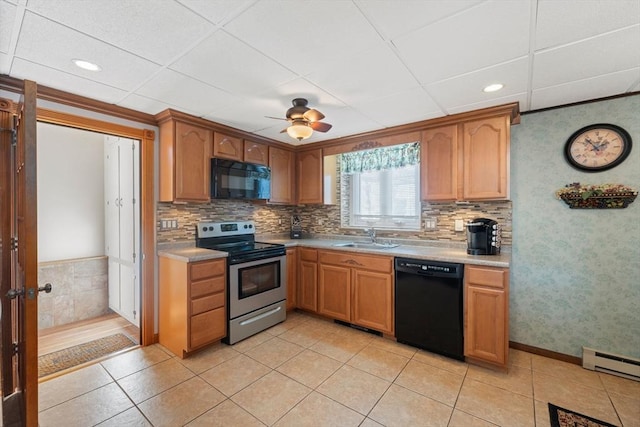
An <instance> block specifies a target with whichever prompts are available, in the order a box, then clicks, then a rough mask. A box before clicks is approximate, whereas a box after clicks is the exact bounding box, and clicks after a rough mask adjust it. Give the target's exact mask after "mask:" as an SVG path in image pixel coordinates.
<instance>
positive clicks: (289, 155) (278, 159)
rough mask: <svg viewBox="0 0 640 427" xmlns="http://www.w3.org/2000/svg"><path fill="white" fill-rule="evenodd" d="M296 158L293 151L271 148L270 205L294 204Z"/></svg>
mask: <svg viewBox="0 0 640 427" xmlns="http://www.w3.org/2000/svg"><path fill="white" fill-rule="evenodd" d="M294 160H295V156H294V153H293V151H289V150H284V149H282V148H277V147H269V167H270V168H271V198H270V199H269V203H275V204H293V203H294V202H295V197H294V194H295V192H294V183H295V181H294V176H295V163H294Z"/></svg>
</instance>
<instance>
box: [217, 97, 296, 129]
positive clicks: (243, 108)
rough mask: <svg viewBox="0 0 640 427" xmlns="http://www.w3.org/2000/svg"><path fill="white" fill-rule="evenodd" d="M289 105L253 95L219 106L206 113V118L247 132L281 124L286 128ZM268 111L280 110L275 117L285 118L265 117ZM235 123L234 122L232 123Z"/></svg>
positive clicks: (281, 126)
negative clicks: (285, 118) (285, 116)
mask: <svg viewBox="0 0 640 427" xmlns="http://www.w3.org/2000/svg"><path fill="white" fill-rule="evenodd" d="M287 108H288V107H286V106H284V105H282V103H281V102H280V101H279V100H277V99H274V98H269V97H262V96H261V97H252V98H246V99H240V100H238V101H236V102H233V103H231V104H227V105H225V106H224V107H222V108H218V109H216V110H215V111H212V112H210V113H208V114H206V115H205V118H207V119H209V120H213V121H214V122H219V123H222V122H223V121H224V123H225V124H228V125H229V126H232V127H237V128H238V129H242V130H244V131H247V132H253V131H256V130H259V129H264V128H268V127H272V126H276V125H277V126H280V128H284V127H286V126H288V124H289V122H288V121H286V120H284V113H285V111H286V109H287ZM266 111H276V112H278V113H277V114H276V115H274V116H273V117H281V118H282V119H283V120H276V119H270V118H267V117H265V116H266V115H268V114H266V113H265V112H266ZM231 123H233V124H231Z"/></svg>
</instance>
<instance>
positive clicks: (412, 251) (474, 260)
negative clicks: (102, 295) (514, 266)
mask: <svg viewBox="0 0 640 427" xmlns="http://www.w3.org/2000/svg"><path fill="white" fill-rule="evenodd" d="M385 240H386V239H385ZM256 241H259V242H265V243H281V244H284V245H285V246H286V247H309V248H316V249H330V250H338V251H345V252H357V253H370V254H376V255H388V256H392V257H405V258H416V259H423V260H431V261H442V262H456V263H462V264H474V265H486V266H490V267H503V268H508V267H509V265H510V262H511V253H510V252H508V251H505V250H503V251H502V253H500V254H499V255H468V254H467V249H466V244H454V243H444V244H443V243H441V242H437V241H432V242H427V241H403V242H402V243H400V242H395V241H394V243H400V245H399V246H397V247H395V248H390V249H387V248H381V249H378V248H362V247H342V246H334V245H336V244H340V243H345V242H366V240H362V239H361V238H356V239H350V238H348V236H339V237H338V236H336V238H335V239H333V238H324V237H323V238H307V239H288V238H282V237H278V236H260V235H258V236H256ZM158 256H161V257H167V258H174V259H178V260H181V261H185V262H195V261H204V260H209V259H216V258H226V257H227V253H226V252H220V251H213V250H209V249H201V248H196V247H195V246H194V242H181V243H169V244H161V245H158Z"/></svg>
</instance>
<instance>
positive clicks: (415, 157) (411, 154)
mask: <svg viewBox="0 0 640 427" xmlns="http://www.w3.org/2000/svg"><path fill="white" fill-rule="evenodd" d="M418 163H420V143H419V142H411V143H408V144H400V145H394V146H391V147H381V148H374V149H373V150H364V151H356V152H353V153H344V154H342V156H341V159H340V170H341V172H342V173H344V174H353V173H360V172H370V171H381V170H387V169H397V168H401V167H404V166H410V165H416V164H418Z"/></svg>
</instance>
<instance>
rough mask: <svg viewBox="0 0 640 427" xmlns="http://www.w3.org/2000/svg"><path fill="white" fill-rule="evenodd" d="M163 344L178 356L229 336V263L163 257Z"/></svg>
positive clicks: (160, 280)
mask: <svg viewBox="0 0 640 427" xmlns="http://www.w3.org/2000/svg"><path fill="white" fill-rule="evenodd" d="M159 261H160V262H159V284H158V285H159V295H158V303H159V304H158V305H159V313H158V317H159V324H158V326H159V331H158V333H159V341H160V344H162V345H163V346H165V347H166V348H167V349H169V350H170V351H171V352H172V353H174V354H175V355H176V356H178V357H181V358H184V357H186V356H187V355H188V354H189V353H190V352H192V351H194V350H198V349H200V348H202V347H204V346H206V345H208V344H211V343H214V342H216V341H219V340H220V339H222V338H224V337H225V336H226V335H227V312H226V289H227V286H226V285H227V276H226V274H227V264H226V260H224V259H219V260H211V261H199V262H184V261H180V260H176V259H173V258H168V257H160V258H159Z"/></svg>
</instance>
